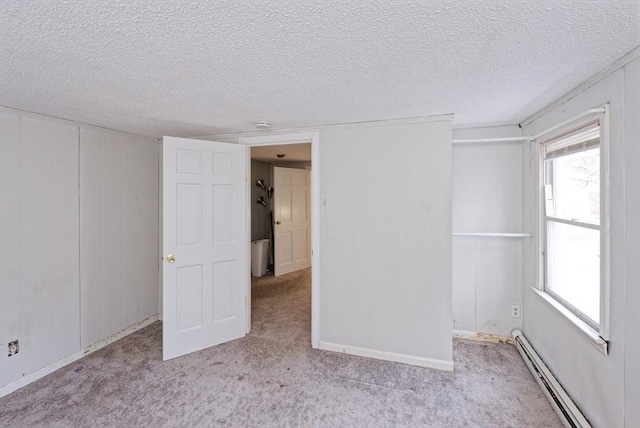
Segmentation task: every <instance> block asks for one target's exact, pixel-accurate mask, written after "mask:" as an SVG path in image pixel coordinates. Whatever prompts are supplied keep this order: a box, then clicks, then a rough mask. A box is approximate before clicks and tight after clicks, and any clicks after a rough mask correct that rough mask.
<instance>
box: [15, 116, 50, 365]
mask: <svg viewBox="0 0 640 428" xmlns="http://www.w3.org/2000/svg"><path fill="white" fill-rule="evenodd" d="M21 124H22V126H21V132H22V138H21V143H22V144H21V146H22V147H21V149H22V150H21V155H22V165H21V167H22V174H21V186H22V189H21V193H22V225H23V228H22V236H21V240H22V329H23V330H22V340H21V342H22V343H21V352H24V363H23V371H24V372H25V373H31V372H34V371H36V370H38V369H40V368H42V367H44V366H45V365H46V364H47V363H50V362H52V361H53V343H54V330H53V300H54V290H53V221H52V219H53V212H52V197H53V182H52V175H53V169H52V164H53V144H52V127H51V122H46V121H42V120H39V119H34V118H29V117H23V118H22V121H21Z"/></svg>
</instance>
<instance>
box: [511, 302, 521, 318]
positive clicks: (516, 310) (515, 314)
mask: <svg viewBox="0 0 640 428" xmlns="http://www.w3.org/2000/svg"><path fill="white" fill-rule="evenodd" d="M511 317H512V318H520V305H511Z"/></svg>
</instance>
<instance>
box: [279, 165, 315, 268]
mask: <svg viewBox="0 0 640 428" xmlns="http://www.w3.org/2000/svg"><path fill="white" fill-rule="evenodd" d="M273 182H274V186H273V205H274V207H273V212H274V215H273V220H274V223H275V224H274V227H273V231H274V247H275V258H274V274H275V276H279V275H283V274H285V273H289V272H294V271H297V270H300V269H305V268H308V267H309V266H311V209H310V208H311V207H310V200H311V198H310V188H311V174H310V171H309V170H305V169H292V168H278V167H274V168H273Z"/></svg>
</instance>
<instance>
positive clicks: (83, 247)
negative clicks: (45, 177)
mask: <svg viewBox="0 0 640 428" xmlns="http://www.w3.org/2000/svg"><path fill="white" fill-rule="evenodd" d="M103 139H104V136H103V134H102V133H100V132H97V131H94V130H91V129H84V128H83V129H80V183H81V185H80V264H81V269H80V297H81V303H80V307H81V318H80V319H81V346H82V347H83V348H84V347H86V346H89V345H91V344H93V343H95V342H97V341H98V340H100V339H101V338H103V337H104V335H103V305H102V303H103V288H104V287H103V275H102V272H103V218H104V214H103V191H104V189H103V180H104V176H103V173H104V172H103V162H102V151H103Z"/></svg>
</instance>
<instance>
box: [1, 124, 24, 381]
mask: <svg viewBox="0 0 640 428" xmlns="http://www.w3.org/2000/svg"><path fill="white" fill-rule="evenodd" d="M20 225H21V208H20V117H19V116H18V115H15V114H9V113H5V112H0V344H2V346H3V349H0V351H5V350H6V349H7V344H8V343H9V342H10V341H11V340H15V339H20V338H21V337H22V313H21V310H22V294H21V293H22V291H21V286H20V281H21V271H22V262H21V253H22V251H21V241H20V230H21V226H20ZM23 356H24V353H19V354H17V355H14V356H11V357H9V356H8V353H7V352H0V386H4V385H7V384H9V383H11V382H14V381H16V380H18V379H19V378H20V376H21V375H22V358H23Z"/></svg>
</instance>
